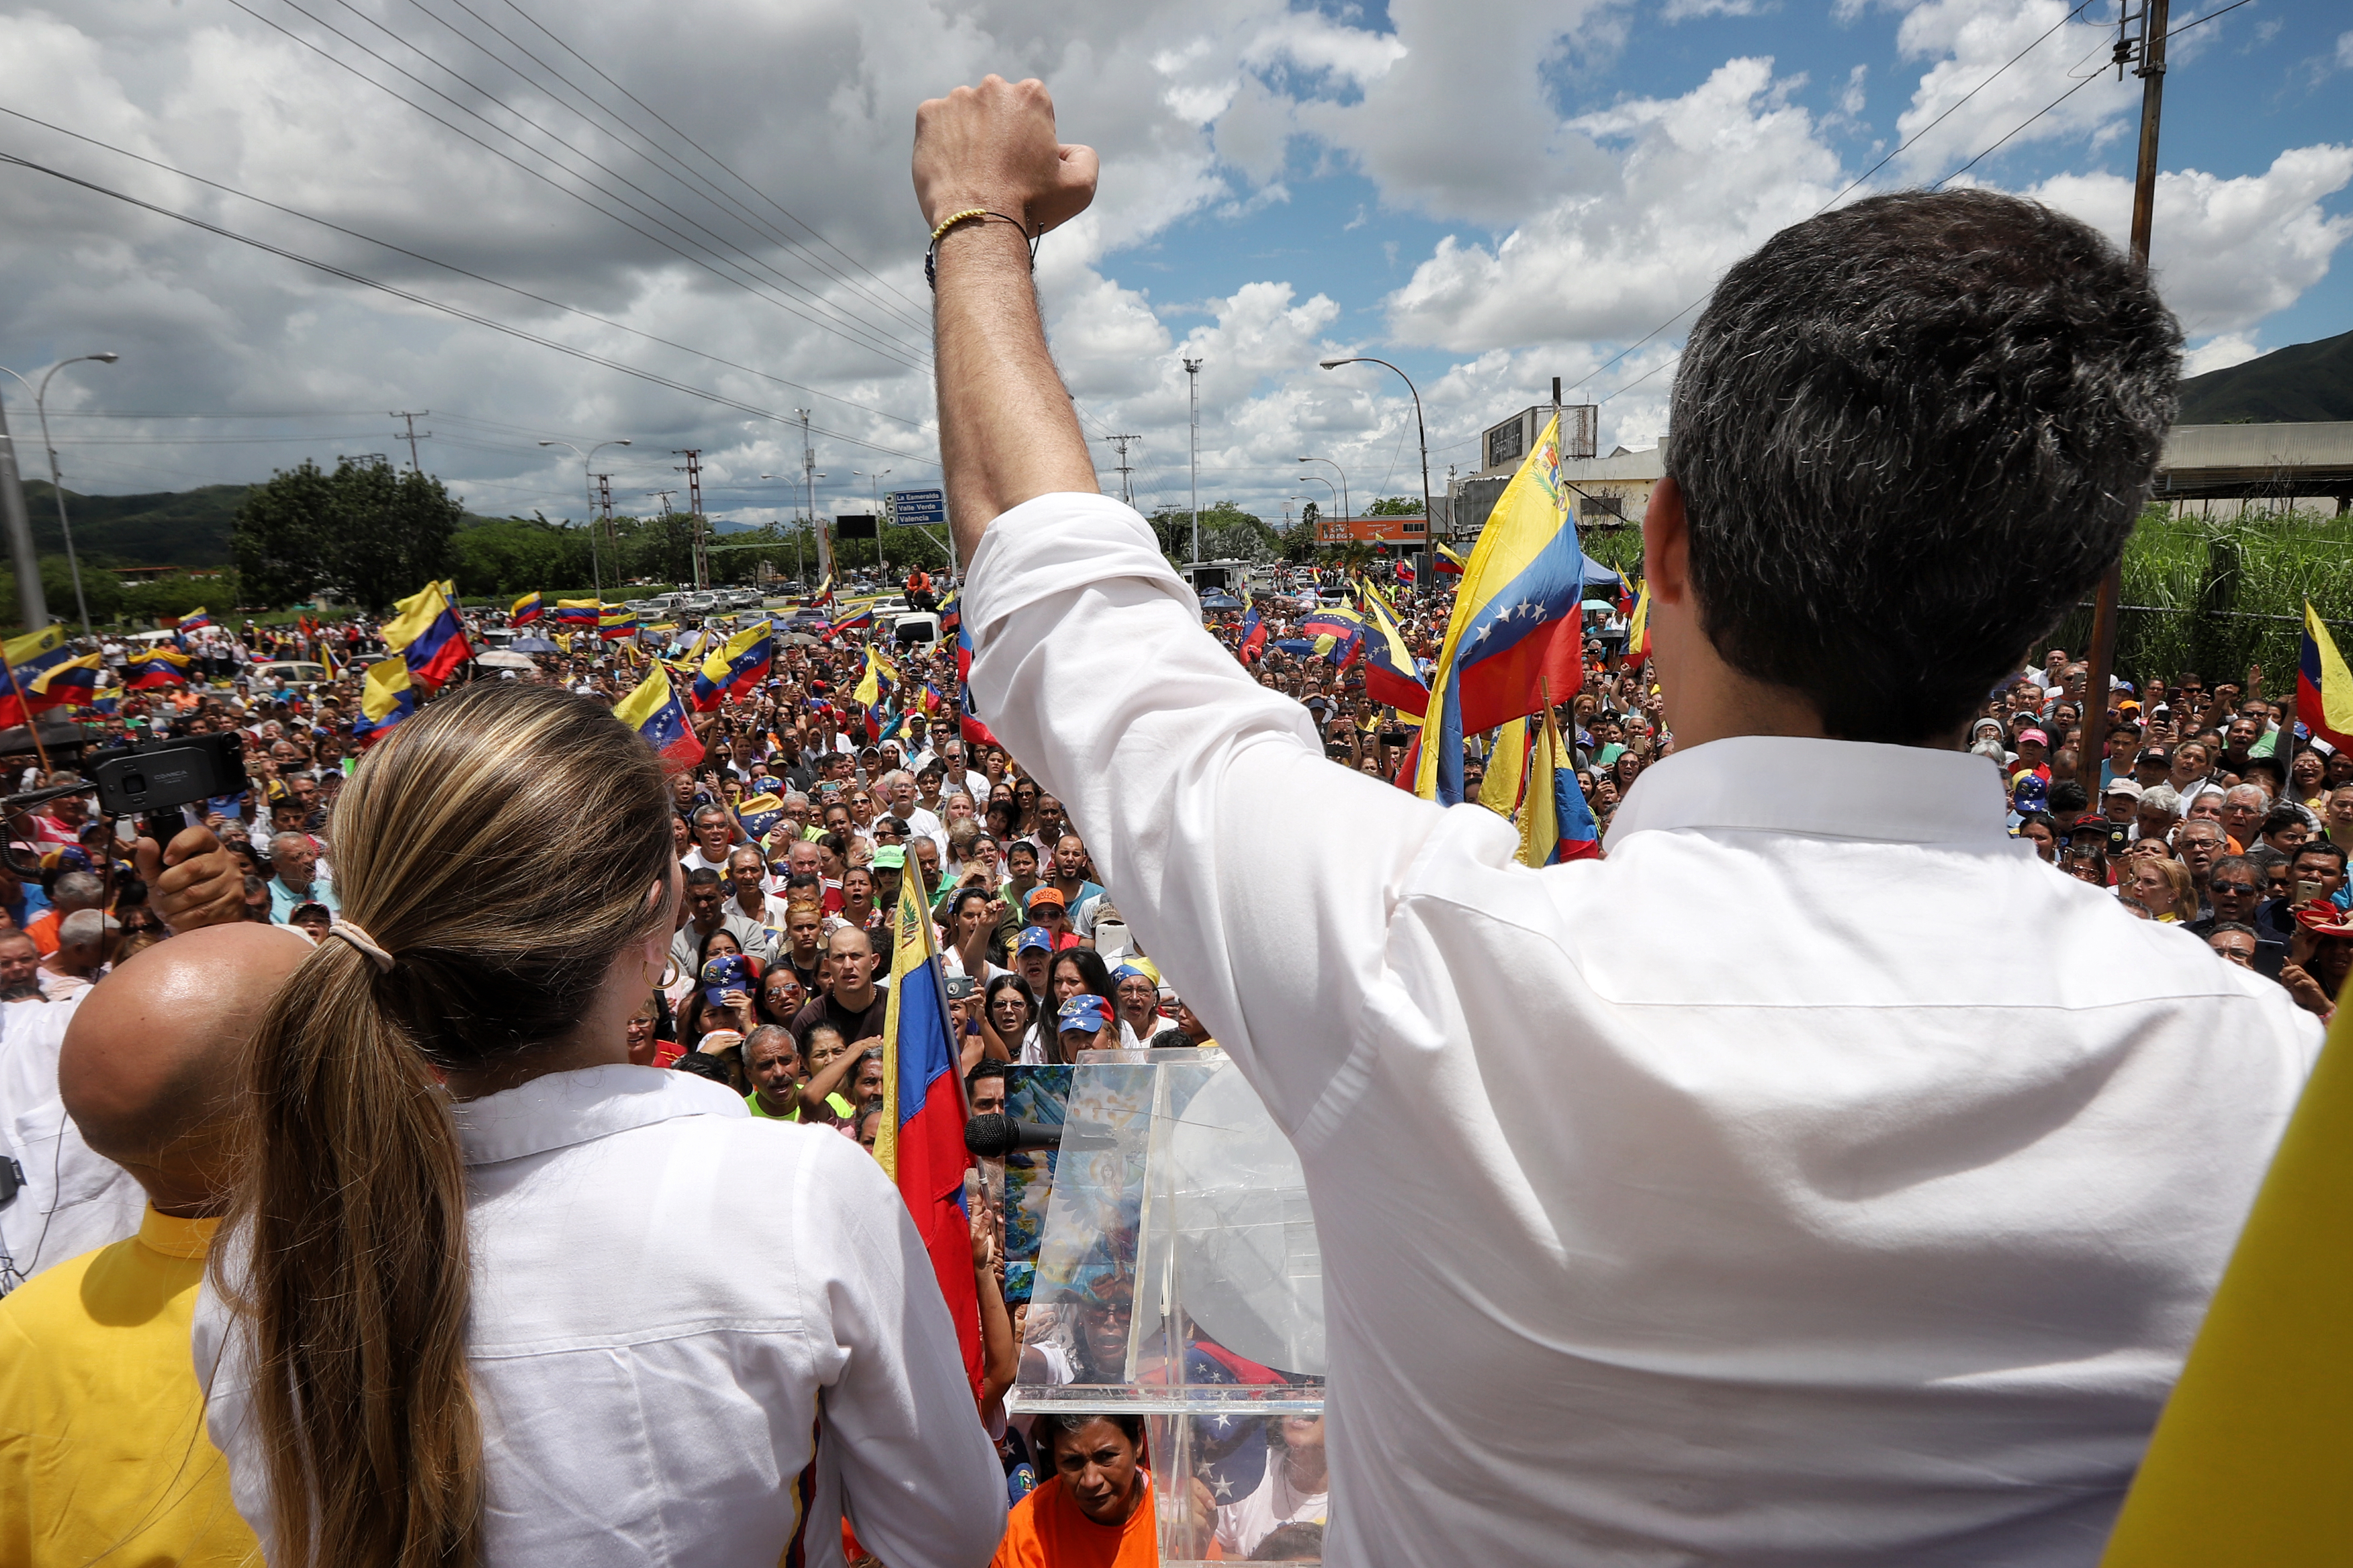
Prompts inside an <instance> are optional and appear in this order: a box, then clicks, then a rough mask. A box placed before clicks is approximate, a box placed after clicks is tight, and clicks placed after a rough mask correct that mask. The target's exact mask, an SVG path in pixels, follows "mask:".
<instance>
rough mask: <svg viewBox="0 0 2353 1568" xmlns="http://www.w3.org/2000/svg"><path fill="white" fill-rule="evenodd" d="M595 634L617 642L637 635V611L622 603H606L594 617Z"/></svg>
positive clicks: (608, 640)
mask: <svg viewBox="0 0 2353 1568" xmlns="http://www.w3.org/2000/svg"><path fill="white" fill-rule="evenodd" d="M596 635H597V636H598V637H602V638H604V640H605V641H607V642H619V641H620V640H621V639H622V638H624V637H635V636H637V635H638V613H637V612H636V611H635V610H632V609H630V608H628V606H626V605H606V606H605V608H604V610H603V611H602V613H600V614H599V615H598V616H597V617H596Z"/></svg>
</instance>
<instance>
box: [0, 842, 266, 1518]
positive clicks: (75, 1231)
mask: <svg viewBox="0 0 2353 1568" xmlns="http://www.w3.org/2000/svg"><path fill="white" fill-rule="evenodd" d="M134 853H135V855H136V857H137V859H138V864H139V874H140V878H141V879H142V880H143V881H144V882H145V883H146V884H147V889H148V901H149V903H150V904H151V905H153V908H154V910H155V912H156V913H157V914H158V915H160V916H162V917H163V920H164V926H165V927H166V928H167V929H168V930H170V931H174V932H178V933H184V934H185V933H186V932H189V931H196V930H199V929H201V928H203V927H206V926H209V925H218V924H221V923H223V922H225V921H238V920H242V919H243V918H244V913H245V904H244V897H245V874H244V870H243V868H242V867H241V865H240V863H239V862H238V861H237V859H236V858H233V857H232V856H231V855H230V854H229V853H228V851H227V850H226V849H224V848H223V847H221V843H220V840H219V839H217V838H216V837H213V835H212V833H211V832H210V831H209V830H208V829H206V828H202V827H191V828H187V829H185V831H183V832H181V833H180V834H178V835H176V836H175V837H174V838H173V839H172V841H171V843H170V844H168V845H166V846H164V847H161V848H158V847H157V846H156V844H155V841H154V840H153V839H152V838H142V839H140V840H139V841H138V844H137V846H136V847H135V850H134ZM9 969H10V963H9V962H8V961H7V955H6V954H5V953H0V981H5V979H6V977H7V974H8V973H9ZM26 973H28V974H29V975H30V976H31V977H32V978H33V979H34V980H35V982H36V984H35V985H34V989H33V991H32V993H31V994H29V995H28V996H26V997H24V998H23V999H21V1000H18V1001H15V1002H9V1003H6V1004H5V1005H0V1155H5V1156H6V1157H7V1158H9V1159H12V1160H14V1161H16V1166H17V1169H18V1170H19V1171H21V1172H22V1173H23V1179H24V1186H23V1187H22V1188H21V1189H20V1190H19V1191H18V1192H17V1194H16V1198H15V1199H14V1200H13V1201H12V1202H9V1203H7V1204H5V1205H0V1296H5V1295H6V1294H7V1293H8V1292H9V1291H10V1290H12V1289H15V1288H16V1286H17V1285H19V1284H21V1283H22V1282H23V1281H25V1280H26V1279H30V1278H31V1277H32V1276H34V1275H35V1274H37V1273H39V1272H40V1271H41V1270H42V1269H43V1268H47V1267H49V1266H51V1265H53V1264H57V1263H61V1262H63V1261H64V1260H65V1259H67V1258H74V1257H78V1256H79V1255H80V1254H82V1253H85V1252H88V1251H90V1249H91V1248H92V1247H104V1246H105V1245H107V1244H108V1243H109V1242H114V1241H121V1240H122V1239H123V1238H125V1237H130V1236H132V1235H134V1234H136V1233H137V1231H138V1229H139V1216H140V1214H141V1211H142V1209H143V1208H144V1207H145V1202H146V1200H145V1197H144V1195H143V1194H142V1193H141V1192H140V1190H139V1184H137V1183H136V1182H133V1181H132V1179H131V1177H130V1174H129V1173H127V1172H125V1171H124V1170H123V1169H122V1167H121V1166H120V1165H118V1164H116V1163H114V1162H113V1161H111V1160H109V1159H105V1158H103V1157H101V1156H100V1155H98V1154H96V1153H93V1152H91V1150H90V1145H89V1144H88V1143H86V1142H84V1141H83V1139H82V1135H81V1131H80V1129H79V1128H78V1127H76V1126H75V1125H74V1123H73V1120H72V1118H70V1117H69V1116H68V1115H67V1114H66V1108H65V1105H64V1103H63V1102H62V1101H61V1100H59V1099H58V1054H59V1052H60V1051H62V1050H63V1048H64V1046H65V1036H66V1026H67V1024H68V1023H69V1022H70V1021H71V1020H72V1017H73V1014H74V1009H75V1008H76V1007H77V1006H78V1005H79V1004H80V1002H81V1001H82V999H83V998H84V997H86V996H88V995H89V994H90V991H91V989H92V988H91V987H89V986H82V987H79V988H78V989H77V990H76V991H75V992H74V994H72V995H70V996H64V997H60V998H59V999H58V1000H56V1001H48V1000H46V999H44V998H43V996H42V993H41V990H40V986H39V984H38V980H39V974H40V972H39V970H38V968H37V965H36V966H35V967H33V968H31V969H29V970H27V971H26ZM0 1563H5V1558H0Z"/></svg>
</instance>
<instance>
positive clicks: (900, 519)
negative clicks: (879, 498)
mask: <svg viewBox="0 0 2353 1568" xmlns="http://www.w3.org/2000/svg"><path fill="white" fill-rule="evenodd" d="M947 520H948V498H947V492H946V491H945V490H892V492H891V521H892V522H893V523H895V524H897V525H898V526H899V527H901V528H935V527H937V526H939V525H940V524H941V523H944V522H945V521H947Z"/></svg>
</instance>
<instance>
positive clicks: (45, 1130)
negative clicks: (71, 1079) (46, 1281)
mask: <svg viewBox="0 0 2353 1568" xmlns="http://www.w3.org/2000/svg"><path fill="white" fill-rule="evenodd" d="M89 994H90V987H89V986H87V985H83V986H81V987H79V988H78V989H77V990H75V991H74V992H73V993H72V994H70V995H67V996H63V997H60V998H58V1000H56V1001H52V1002H38V1001H33V1000H30V999H27V1000H26V1001H22V1002H10V1003H6V1004H5V1005H0V1154H5V1155H6V1156H7V1157H8V1158H10V1159H12V1160H15V1161H16V1163H17V1166H18V1167H19V1168H20V1169H21V1170H22V1171H23V1172H24V1174H25V1184H24V1187H23V1188H22V1189H21V1190H20V1191H19V1192H18V1193H17V1194H16V1198H15V1200H14V1201H12V1202H11V1203H9V1204H8V1205H6V1206H5V1207H0V1254H5V1258H0V1266H5V1267H6V1268H13V1269H14V1270H15V1271H16V1273H17V1274H19V1275H22V1276H23V1277H25V1278H26V1279H30V1278H32V1277H33V1276H34V1275H36V1274H38V1273H39V1272H40V1271H41V1270H42V1269H44V1268H52V1267H54V1266H56V1265H58V1264H59V1263H63V1262H64V1261H65V1260H66V1259H67V1258H79V1257H80V1256H81V1255H82V1254H83V1253H85V1252H89V1251H90V1250H92V1249H94V1248H96V1247H104V1246H106V1245H108V1244H109V1243H111V1242H117V1241H121V1239H123V1238H124V1237H130V1236H136V1235H138V1234H139V1218H140V1216H141V1215H143V1214H145V1213H146V1212H147V1194H146V1192H145V1191H144V1189H142V1187H141V1186H140V1185H139V1184H138V1182H137V1181H136V1180H134V1179H133V1178H132V1174H131V1173H130V1172H128V1171H126V1170H124V1169H123V1168H122V1167H121V1166H120V1165H118V1164H116V1163H114V1162H113V1161H111V1160H110V1159H108V1158H107V1157H106V1156H105V1155H103V1154H100V1153H99V1152H97V1151H95V1150H93V1149H92V1148H91V1147H90V1145H89V1143H87V1142H84V1141H83V1139H82V1135H81V1129H80V1128H79V1127H77V1126H75V1125H74V1121H73V1118H72V1117H70V1116H68V1115H67V1114H66V1107H65V1101H64V1100H62V1099H61V1098H59V1096H58V1059H59V1058H61V1057H62V1056H63V1055H64V1052H65V1042H66V1026H67V1025H68V1024H69V1023H70V1022H71V1021H72V1019H73V1016H74V1009H75V1008H77V1007H79V1005H81V1001H82V998H83V997H85V996H87V995H89Z"/></svg>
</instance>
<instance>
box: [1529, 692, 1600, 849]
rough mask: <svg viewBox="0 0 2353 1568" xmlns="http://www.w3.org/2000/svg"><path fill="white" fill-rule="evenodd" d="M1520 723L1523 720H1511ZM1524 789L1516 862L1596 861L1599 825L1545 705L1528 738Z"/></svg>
mask: <svg viewBox="0 0 2353 1568" xmlns="http://www.w3.org/2000/svg"><path fill="white" fill-rule="evenodd" d="M1514 722H1520V723H1525V722H1526V721H1525V720H1520V721H1514ZM1528 739H1529V742H1530V744H1529V747H1528V767H1527V788H1526V789H1525V792H1523V796H1522V801H1521V807H1520V856H1519V858H1520V863H1521V864H1522V865H1524V866H1556V865H1558V864H1560V863H1561V862H1562V861H1564V860H1598V859H1599V858H1600V857H1601V829H1600V828H1599V826H1598V825H1596V824H1595V822H1594V820H1593V810H1592V808H1591V807H1590V806H1588V805H1586V804H1585V794H1584V792H1583V791H1581V790H1579V789H1578V788H1577V771H1576V769H1575V768H1574V766H1572V765H1571V762H1570V758H1569V754H1568V747H1567V745H1565V744H1564V743H1563V742H1562V741H1561V738H1560V729H1559V726H1558V724H1557V723H1556V721H1555V720H1554V718H1553V710H1551V709H1549V708H1547V709H1546V710H1545V711H1544V721H1543V722H1542V724H1541V725H1540V726H1538V727H1536V728H1535V731H1534V732H1533V733H1532V734H1530V736H1529V737H1528Z"/></svg>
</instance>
